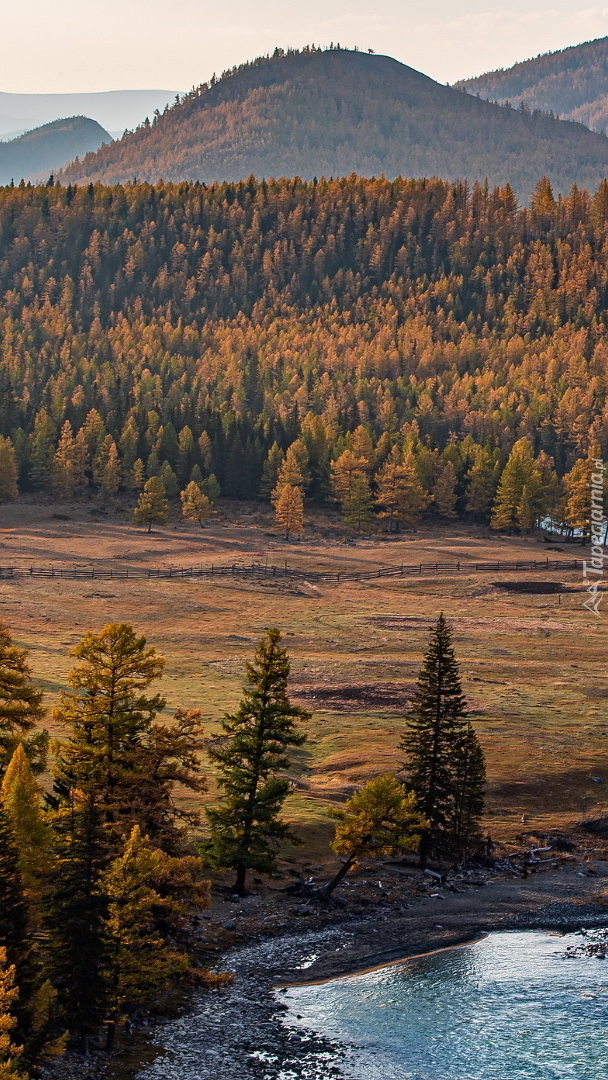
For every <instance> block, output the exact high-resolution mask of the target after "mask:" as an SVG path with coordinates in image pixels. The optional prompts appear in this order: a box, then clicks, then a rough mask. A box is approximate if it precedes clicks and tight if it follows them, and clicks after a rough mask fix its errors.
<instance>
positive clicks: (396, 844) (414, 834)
mask: <svg viewBox="0 0 608 1080" xmlns="http://www.w3.org/2000/svg"><path fill="white" fill-rule="evenodd" d="M330 813H331V816H332V817H333V818H336V819H337V821H338V822H339V824H337V825H336V836H335V839H334V842H333V844H332V845H331V846H332V848H333V850H334V851H335V853H336V855H342V856H344V858H343V861H342V866H341V867H340V869H339V870H338V872H337V874H336V875H335V876H334V877H333V878H332V880H331V881H330V882H328V884H327V885H326V886H325V887H324V888H323V889H322V890H321V892H322V894H323V895H324V896H330V895H331V893H332V892H333V891H334V889H335V888H337V886H338V885H339V884H340V882H341V881H342V880H343V879H344V878H345V877H346V875H347V873H348V871H349V870H350V869H351V867H352V866H353V865H354V864H355V863H356V862H359V861H360V860H361V859H370V858H371V859H379V858H382V857H384V858H389V857H392V858H396V857H397V856H399V855H405V854H407V852H409V851H412V850H414V849H415V848H416V847H417V846H418V843H419V841H420V830H421V829H422V828H423V827H424V826H425V824H426V822H425V819H424V818H423V817H422V815H421V814H419V813H418V812H417V810H416V796H415V795H414V794H413V793H412V792H405V791H404V790H403V784H401V783H399V781H398V780H397V778H396V776H393V774H392V773H390V772H389V773H385V774H384V775H383V776H377V777H375V779H374V780H369V781H368V782H367V784H365V785H364V786H363V787H362V788H361V789H360V790H359V791H356V792H355V794H354V795H351V796H350V798H349V799H347V801H346V805H345V807H344V809H343V810H334V809H333V808H332V809H331V811H330Z"/></svg>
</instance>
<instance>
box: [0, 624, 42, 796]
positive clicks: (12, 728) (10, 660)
mask: <svg viewBox="0 0 608 1080" xmlns="http://www.w3.org/2000/svg"><path fill="white" fill-rule="evenodd" d="M43 716H44V709H43V707H42V691H41V690H37V689H36V687H34V686H33V685H32V678H31V669H30V666H29V664H28V662H27V652H26V651H25V649H20V648H19V647H18V646H17V645H14V644H13V641H12V638H11V635H10V632H9V629H8V627H7V626H5V625H4V623H0V778H1V777H2V776H3V775H4V771H5V769H6V766H7V765H8V763H9V761H10V758H11V756H12V754H13V751H14V749H15V747H16V746H17V744H18V743H19V742H23V744H24V746H25V749H26V752H27V755H28V757H29V759H30V761H31V762H32V765H33V767H34V769H35V771H37V772H40V771H41V770H42V769H43V768H44V765H45V762H46V751H47V745H48V735H47V733H46V732H45V731H36V730H35V728H36V725H37V724H38V723H39V722H40V721H41V720H42V718H43Z"/></svg>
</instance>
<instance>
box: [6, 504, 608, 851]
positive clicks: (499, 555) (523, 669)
mask: <svg viewBox="0 0 608 1080" xmlns="http://www.w3.org/2000/svg"><path fill="white" fill-rule="evenodd" d="M546 555H547V545H545V544H543V543H542V540H539V539H536V538H533V537H529V538H526V537H524V538H521V537H504V536H500V537H498V536H493V535H491V534H489V533H488V531H487V529H485V528H478V527H470V528H466V527H463V526H462V525H458V527H457V528H452V527H450V526H447V527H442V528H438V529H435V530H431V529H425V528H420V529H419V530H418V531H417V532H414V533H410V534H407V535H405V536H403V537H401V538H396V539H389V538H388V537H386V538H385V537H380V536H371V537H365V538H362V539H359V540H356V541H355V542H354V543H352V544H347V543H345V542H344V538H343V536H341V535H340V533H339V531H338V530H337V529H336V528H335V527H334V523H333V522H332V519H331V518H330V517H329V516H328V515H326V516H320V517H319V519H318V520H317V521H316V522H313V525H312V527H310V528H308V529H307V532H306V534H305V536H304V538H303V539H302V540H301V541H300V542H297V543H285V542H284V541H283V540H281V538H280V537H279V536H278V535H277V534H276V533H275V531H274V529H273V526H272V521H271V517H270V513H269V512H268V513H267V512H266V511H265V510H263V509H260V508H259V507H254V508H253V509H252V508H251V507H247V506H245V505H241V506H240V507H235V508H229V509H228V510H227V512H226V513H225V514H224V516H223V519H220V520H218V521H216V522H214V523H213V525H211V526H209V527H208V528H206V529H205V530H200V529H199V528H198V527H188V526H184V525H179V526H170V527H168V528H162V529H156V530H155V531H154V532H152V533H151V534H149V535H148V534H146V533H144V532H141V531H140V530H137V529H135V528H134V527H133V526H132V525H131V524H130V522H129V516H128V514H127V513H126V512H124V513H123V512H117V513H115V514H108V515H102V514H100V513H98V512H97V511H95V510H94V509H93V510H89V509H88V508H87V506H86V505H85V504H73V505H68V506H66V505H53V504H51V503H48V504H45V505H42V506H41V505H39V504H38V505H37V504H35V503H33V502H28V501H27V500H20V501H18V502H16V503H14V504H11V505H9V506H4V507H2V508H1V510H0V566H10V565H13V566H24V567H29V566H50V565H54V566H82V567H84V566H87V567H90V566H98V567H100V568H102V567H103V568H110V567H114V568H117V567H123V568H124V567H126V566H129V567H139V568H142V567H157V566H165V567H166V566H190V565H208V564H211V563H216V564H219V563H224V564H225V563H236V564H239V563H250V562H253V561H262V562H263V561H264V560H266V559H268V562H269V563H275V564H280V565H284V564H285V563H287V565H288V566H291V567H294V568H295V567H300V568H302V569H306V570H311V571H313V570H317V571H318V570H320V571H336V570H364V569H371V568H373V567H375V566H379V565H387V564H392V563H400V562H405V563H418V562H425V561H434V560H457V559H458V560H460V561H461V563H464V564H466V563H467V562H475V561H480V560H484V559H505V560H513V559H522V560H523V559H526V560H528V559H542V558H544V557H545V556H546ZM575 555H578V556H580V555H581V551H580V549H578V548H573V547H570V546H566V545H564V547H563V550H562V553H561V554H560V553H559V552H557V553H556V552H554V551H551V552H550V557H551V558H563V559H570V558H572V557H573V556H575ZM519 577H520V578H523V579H525V580H526V581H527V580H529V579H530V578H533V579H534V580H535V581H542V580H547V581H552V582H557V581H563V582H564V583H566V584H569V585H570V586H571V590H569V591H565V592H562V593H560V594H534V593H515V592H506V591H503V590H502V589H500V587H498V586H497V585H496V584H494V583H495V582H500V581H505V580H507V581H514V580H517V575H515V574H513V573H504V574H496V573H487V572H484V573H480V572H475V571H474V570H472V571H471V572H470V573H467V572H464V573H460V574H458V575H452V576H449V575H428V576H422V577H415V578H388V579H381V580H374V581H370V582H351V581H347V582H342V583H340V584H333V583H332V584H328V583H324V582H321V583H319V584H315V583H313V582H310V583H308V582H305V581H303V582H299V581H298V582H293V581H290V580H289V579H284V578H277V579H276V580H273V579H268V580H256V579H252V580H242V579H240V580H234V579H230V578H216V579H212V580H211V581H210V580H208V579H204V580H198V581H197V580H196V579H185V580H179V579H172V580H166V579H164V580H163V579H161V580H147V579H135V580H129V581H116V580H115V581H108V580H105V581H104V580H101V581H100V580H92V581H90V582H89V581H74V580H58V579H55V580H53V579H51V580H40V579H37V578H15V579H13V580H11V579H4V580H3V579H0V619H1V620H2V621H4V622H6V623H7V624H8V626H9V627H10V629H11V632H12V633H13V635H14V638H15V640H16V641H17V642H18V643H19V644H20V645H22V646H24V647H26V648H27V649H28V650H29V651H30V659H31V664H32V668H33V672H34V676H35V680H36V682H37V683H38V684H39V685H40V686H42V687H43V689H44V691H45V702H46V705H47V707H48V708H49V709H51V708H52V706H53V704H54V703H55V702H56V701H57V698H58V695H59V694H60V692H61V690H62V689H63V688H64V687H65V685H66V676H67V673H68V670H69V668H70V666H71V663H72V661H71V659H70V657H69V650H70V648H71V647H72V646H73V645H74V644H75V643H76V642H77V641H78V640H79V639H80V637H81V636H82V635H83V634H84V633H85V632H86V630H88V629H92V630H99V629H100V628H101V627H102V626H103V625H104V624H105V623H106V622H109V621H127V622H131V623H132V624H133V625H134V626H135V628H136V629H137V631H138V632H141V633H143V634H145V635H146V637H147V638H148V642H149V643H150V644H152V645H154V646H155V647H156V648H157V649H158V650H159V651H160V652H162V653H163V654H164V655H165V657H166V660H167V665H166V671H165V675H164V678H163V680H162V683H161V689H162V691H163V693H164V694H165V695H166V698H167V703H168V704H167V712H166V714H165V715H170V713H171V710H172V709H174V708H175V707H177V706H184V707H187V708H200V709H201V710H202V714H203V718H204V723H205V728H206V732H207V735H208V737H209V738H214V737H215V736H216V735H217V734H218V731H219V723H220V720H221V717H222V715H223V713H224V712H225V711H226V710H230V709H232V708H233V707H235V706H236V704H237V702H238V699H239V694H240V689H241V686H242V678H243V672H244V666H245V662H246V660H247V659H248V658H250V657H251V655H252V653H253V649H254V647H255V643H256V641H257V639H258V637H259V636H260V634H261V633H262V632H263V630H264V629H265V627H267V626H273V625H274V626H279V627H280V628H281V630H282V632H283V634H284V636H285V642H286V644H287V646H288V648H289V653H290V656H291V659H292V679H291V690H292V694H293V696H294V698H295V699H297V701H298V703H299V704H301V705H303V706H304V707H305V708H307V709H309V710H310V712H311V713H312V717H311V720H310V721H309V722H308V724H307V730H308V735H309V738H308V741H307V742H306V744H305V745H304V747H303V748H302V749H301V750H299V751H298V752H297V753H296V755H295V760H294V766H293V769H292V777H293V781H294V793H293V795H292V796H291V797H290V799H289V801H288V803H287V816H289V817H290V819H291V820H292V821H293V822H294V824H295V825H296V827H297V830H298V831H299V832H300V834H301V835H302V836H303V838H304V839H305V841H306V847H305V848H304V849H302V858H303V859H305V858H309V859H314V860H315V861H319V860H323V858H324V857H328V856H329V852H328V849H327V842H328V840H329V838H330V836H331V832H332V825H331V821H330V819H329V816H328V813H327V808H328V806H330V805H332V804H334V805H335V804H336V803H338V802H342V801H344V799H345V798H346V797H347V796H348V795H349V794H350V793H351V792H352V791H353V789H354V787H355V786H357V785H359V784H361V783H363V782H364V781H365V780H367V779H369V778H370V777H371V776H374V775H376V774H377V773H379V772H383V771H386V770H388V769H396V768H398V763H399V760H400V755H399V752H398V749H397V748H398V744H399V741H400V738H401V733H402V731H403V727H404V723H405V716H406V713H407V703H408V697H409V694H410V692H411V690H412V688H413V686H414V682H415V679H416V675H417V672H418V669H419V666H420V663H421V659H422V655H423V652H424V649H425V646H426V641H427V634H428V627H429V626H430V625H431V623H432V622H433V621H434V620H435V619H436V617H437V615H438V614H439V612H440V611H441V610H443V611H444V612H445V613H446V615H447V616H448V617H449V618H450V621H451V623H452V625H453V628H454V640H455V646H456V652H457V656H458V659H459V661H460V664H461V672H462V676H463V685H464V689H465V692H466V695H467V698H468V701H469V704H470V711H471V716H472V719H473V721H474V724H475V727H476V730H477V732H478V735H479V737H480V740H481V743H482V745H483V748H484V751H485V754H486V757H487V765H488V801H487V815H486V820H485V828H486V829H487V830H489V831H490V833H491V834H492V836H493V837H494V838H495V839H497V840H502V841H507V842H511V841H513V840H515V838H516V837H517V836H518V834H520V833H522V832H532V831H539V832H541V833H542V832H544V831H546V830H548V829H561V830H564V831H568V830H570V829H572V828H573V827H574V826H576V824H577V823H578V822H579V821H580V820H581V818H583V817H586V816H589V815H590V814H591V815H592V814H595V813H597V812H598V811H599V810H600V809H602V808H603V806H604V804H605V803H606V802H608V798H607V796H606V794H605V790H606V789H605V784H606V783H608V717H606V711H605V704H604V700H603V699H604V696H605V693H606V688H607V685H608V663H607V660H606V650H605V641H604V621H603V619H602V618H598V617H597V616H595V615H594V614H593V613H589V612H587V611H586V610H584V609H583V607H582V602H583V599H584V598H585V597H584V594H583V593H582V592H581V591H577V589H576V586H577V585H580V578H581V573H580V571H572V570H568V571H565V572H564V573H563V574H562V573H560V572H559V571H558V572H555V571H552V572H549V573H543V572H535V573H534V574H530V573H526V574H521V575H519ZM607 611H608V608H607ZM606 617H607V618H608V614H607V615H606ZM47 726H48V728H49V730H50V731H51V732H52V734H53V735H60V734H61V732H60V731H59V730H58V729H57V727H56V725H55V724H54V722H53V719H52V716H51V715H49V717H48V722H47ZM214 794H215V792H214V785H213V782H212V778H211V784H210V791H209V794H208V796H207V797H208V798H210V799H212V798H213V797H214ZM296 854H297V853H296Z"/></svg>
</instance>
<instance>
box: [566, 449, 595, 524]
mask: <svg viewBox="0 0 608 1080" xmlns="http://www.w3.org/2000/svg"><path fill="white" fill-rule="evenodd" d="M592 453H593V456H594V457H597V456H599V454H595V452H593V451H592ZM594 472H596V469H595V466H594V463H593V457H591V456H589V457H586V458H579V459H578V461H575V462H574V465H573V466H572V468H571V469H570V472H568V473H566V475H565V476H564V488H565V490H566V504H565V509H564V517H565V519H566V523H567V524H568V525H569V526H570V528H571V529H576V530H577V531H578V532H579V533H580V536H581V538H582V541H583V543H584V542H585V541H586V540H587V538H588V536H589V534H590V532H591V520H592V518H591V511H592V505H591V475H592V473H594Z"/></svg>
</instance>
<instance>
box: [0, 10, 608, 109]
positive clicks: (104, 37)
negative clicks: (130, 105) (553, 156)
mask: <svg viewBox="0 0 608 1080" xmlns="http://www.w3.org/2000/svg"><path fill="white" fill-rule="evenodd" d="M0 11H1V12H2V14H1V19H2V35H1V37H0V90H3V91H8V92H12V93H69V92H76V91H100V90H126V89H148V88H150V89H152V88H154V89H156V88H162V89H167V90H181V91H184V90H189V89H190V88H191V87H192V86H195V85H198V84H199V83H201V82H204V81H206V80H207V79H208V78H210V76H211V75H212V74H213V73H214V72H216V73H217V74H218V75H219V74H220V73H221V72H222V71H223V70H224V69H225V68H229V67H232V66H233V64H239V63H242V62H243V61H245V60H249V59H252V58H253V57H255V56H259V55H261V54H263V53H267V52H268V51H272V49H274V48H275V46H277V45H279V46H281V47H283V48H286V47H288V46H294V47H298V46H302V45H305V44H310V43H313V42H314V43H315V44H317V45H328V44H329V43H330V42H332V41H333V42H340V44H341V45H344V46H346V47H348V48H352V47H354V46H355V45H358V46H359V48H361V49H366V48H372V49H373V50H374V51H375V52H379V53H387V54H388V55H390V56H394V57H395V58H396V59H397V60H401V61H402V62H403V63H405V64H409V65H411V66H412V67H415V68H417V69H418V70H420V71H424V72H425V73H426V74H427V75H430V76H431V77H432V78H434V79H437V80H438V81H439V82H455V81H456V80H457V79H459V78H465V77H467V76H472V75H478V74H481V73H482V72H484V71H488V70H492V69H494V68H496V67H509V66H510V65H511V64H513V63H516V62H517V61H518V60H524V59H527V58H528V57H531V56H536V55H538V53H541V52H549V51H553V50H554V49H562V48H565V47H567V46H568V45H577V44H579V43H580V42H581V41H588V40H589V39H591V38H596V37H603V36H604V35H608V7H601V6H582V5H581V4H580V0H578V2H577V0H553V2H552V3H550V4H548V3H545V4H543V3H534V2H531V0H511V2H510V3H509V5H508V7H507V6H506V5H505V6H502V5H501V4H500V0H499V3H498V4H497V5H496V6H494V5H492V4H491V2H490V0H459V3H458V4H456V3H454V0H425V2H424V3H421V2H420V0H374V3H373V4H371V3H370V2H369V0H333V2H332V3H331V4H328V3H327V0H305V2H302V0H300V2H299V3H297V4H295V3H294V2H293V0H258V2H257V3H255V4H253V3H251V0H228V2H224V3H219V4H218V3H217V0H214V2H213V3H212V2H211V0H104V2H103V3H100V2H99V0H53V3H52V4H49V2H48V0H28V3H27V4H24V3H20V4H19V3H16V2H15V0H2V4H1V7H0Z"/></svg>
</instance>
